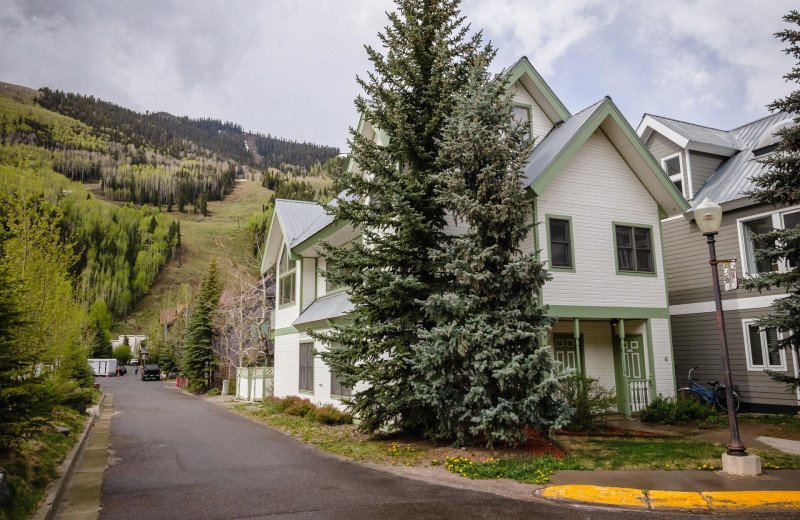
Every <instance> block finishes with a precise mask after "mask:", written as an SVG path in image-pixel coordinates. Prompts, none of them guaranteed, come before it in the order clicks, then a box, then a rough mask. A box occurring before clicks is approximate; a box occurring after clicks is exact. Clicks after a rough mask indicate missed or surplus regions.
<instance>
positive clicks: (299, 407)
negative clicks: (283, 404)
mask: <svg viewBox="0 0 800 520" xmlns="http://www.w3.org/2000/svg"><path fill="white" fill-rule="evenodd" d="M314 411H315V406H314V405H313V404H311V401H309V400H308V399H300V398H299V397H298V398H296V399H295V401H294V402H293V403H292V404H291V405H289V406H288V407H287V408H286V409H285V410H284V411H283V413H285V414H286V415H296V416H298V417H308V418H309V419H311V418H313V416H314Z"/></svg>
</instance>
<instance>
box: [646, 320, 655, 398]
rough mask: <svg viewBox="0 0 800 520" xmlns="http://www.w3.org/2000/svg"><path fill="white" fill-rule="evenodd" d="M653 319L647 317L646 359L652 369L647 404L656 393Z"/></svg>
mask: <svg viewBox="0 0 800 520" xmlns="http://www.w3.org/2000/svg"><path fill="white" fill-rule="evenodd" d="M651 321H652V320H651V319H650V318H647V319H646V320H645V331H646V333H647V358H646V359H647V364H648V365H649V369H650V399H648V400H647V404H650V401H651V400H652V399H653V397H655V395H656V362H655V352H654V351H653V326H652V323H651Z"/></svg>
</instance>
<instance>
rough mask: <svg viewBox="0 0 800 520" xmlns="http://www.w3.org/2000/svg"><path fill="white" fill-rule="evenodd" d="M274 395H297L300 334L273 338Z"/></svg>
mask: <svg viewBox="0 0 800 520" xmlns="http://www.w3.org/2000/svg"><path fill="white" fill-rule="evenodd" d="M274 384H275V387H274V395H275V397H286V396H287V395H297V393H298V392H297V389H298V387H299V385H300V335H299V334H287V335H285V336H277V337H276V338H275V379H274Z"/></svg>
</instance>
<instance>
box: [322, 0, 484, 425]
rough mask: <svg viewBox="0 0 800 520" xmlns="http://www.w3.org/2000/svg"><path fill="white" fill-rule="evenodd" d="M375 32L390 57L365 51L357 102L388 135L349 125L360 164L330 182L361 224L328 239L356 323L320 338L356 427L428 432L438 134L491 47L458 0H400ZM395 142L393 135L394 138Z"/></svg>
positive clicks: (332, 267) (348, 215) (340, 215)
mask: <svg viewBox="0 0 800 520" xmlns="http://www.w3.org/2000/svg"><path fill="white" fill-rule="evenodd" d="M388 16H389V24H388V25H387V26H386V28H385V29H384V32H383V33H381V34H379V37H380V41H381V44H382V46H383V48H384V50H385V54H381V53H380V52H379V51H378V50H376V49H373V48H372V47H367V48H366V49H367V54H368V56H369V59H370V61H371V62H372V65H373V68H374V70H373V71H372V72H370V73H368V74H367V77H366V78H365V79H362V78H359V79H358V82H359V84H360V85H361V87H362V88H363V90H364V95H363V96H359V97H358V99H357V100H356V106H357V108H358V110H359V112H360V113H361V115H362V118H363V120H364V121H366V122H368V123H369V124H370V125H371V126H372V127H374V128H376V129H378V131H379V133H380V134H381V135H382V136H384V139H383V141H384V142H382V143H380V144H379V143H376V142H374V141H373V140H371V139H369V138H368V137H365V136H363V135H361V133H359V132H358V131H357V130H351V132H352V142H351V145H352V155H351V157H352V160H353V163H354V165H355V167H354V168H352V169H350V170H348V171H346V172H343V173H342V174H341V175H339V176H337V177H336V178H335V181H336V186H337V188H338V189H340V190H346V191H347V195H346V196H345V197H342V198H340V199H339V200H338V201H337V204H336V205H332V206H331V207H330V211H331V212H332V213H333V214H334V215H335V218H336V220H337V221H340V222H348V223H350V224H352V225H353V226H357V227H358V228H359V229H360V230H361V233H362V241H361V242H359V243H355V244H350V245H348V246H346V247H329V248H327V250H326V252H325V256H326V257H327V265H328V271H327V273H326V276H327V278H328V279H329V280H330V281H333V282H336V283H343V284H345V285H347V286H348V287H349V288H350V289H349V291H350V300H351V302H352V303H353V305H354V307H355V309H354V310H353V312H352V313H351V314H350V318H351V322H350V323H347V324H337V325H336V326H335V327H334V329H333V331H331V332H329V333H326V334H322V335H315V337H316V338H318V339H320V340H322V341H324V342H325V343H327V344H328V345H329V346H330V350H329V351H327V352H323V353H322V354H321V356H322V358H323V360H324V361H325V362H326V363H327V364H328V365H329V366H330V367H331V368H332V369H333V370H334V371H335V372H336V374H337V375H338V376H340V377H342V378H343V380H344V383H345V384H347V385H349V386H351V387H352V386H354V385H355V384H357V383H362V384H364V385H365V386H364V388H363V389H359V390H360V391H358V392H355V393H354V395H353V397H352V398H351V399H350V401H349V403H348V404H349V406H350V408H351V410H352V411H353V412H355V413H356V414H357V415H358V417H359V419H360V421H361V427H362V428H363V429H365V430H376V429H379V428H381V427H383V426H386V425H393V426H394V427H397V428H402V429H408V430H417V431H426V430H428V429H430V428H431V427H433V426H434V425H435V424H436V421H437V420H438V418H437V417H436V413H435V411H434V410H433V409H432V407H431V406H429V405H428V404H427V403H426V402H424V401H421V400H420V399H419V398H418V397H417V396H416V394H415V391H414V385H413V383H414V381H415V380H416V379H418V378H419V374H418V373H417V372H416V369H415V362H414V355H415V351H414V349H413V346H414V344H415V343H416V342H417V341H418V338H417V335H418V331H419V330H420V329H422V330H425V329H427V328H429V327H430V326H431V325H432V323H431V321H430V320H429V319H426V317H425V312H424V310H423V307H422V305H423V302H424V301H426V300H427V299H428V297H429V296H431V295H432V294H438V293H441V292H442V291H443V290H444V289H445V288H446V286H447V284H448V280H446V279H445V278H444V277H442V273H441V267H442V263H441V260H437V259H435V257H434V256H433V254H434V253H435V252H436V251H439V250H441V249H442V247H443V244H444V243H445V242H446V240H447V237H446V235H445V233H444V227H445V224H446V221H445V209H444V207H443V205H442V203H441V201H440V200H439V199H438V198H437V196H436V192H435V186H436V179H435V176H436V174H437V173H438V172H439V171H440V167H439V163H438V156H439V147H440V146H439V140H440V139H441V138H442V130H443V128H444V123H445V120H446V119H447V117H448V116H449V115H450V114H451V113H452V112H453V110H454V108H455V99H456V96H457V94H458V93H459V92H460V91H461V90H462V89H463V88H464V86H465V85H466V83H467V79H468V72H469V67H470V64H471V63H473V62H474V60H475V59H476V58H477V57H478V56H479V55H481V54H482V53H485V52H486V49H484V48H482V43H481V36H480V34H476V35H473V36H468V30H469V27H468V26H466V25H465V24H464V19H463V17H462V16H461V14H460V11H459V2H458V1H457V0H397V11H396V12H393V13H390V14H389V15H388ZM387 141H388V142H387Z"/></svg>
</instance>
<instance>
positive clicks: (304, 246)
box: [294, 220, 348, 253]
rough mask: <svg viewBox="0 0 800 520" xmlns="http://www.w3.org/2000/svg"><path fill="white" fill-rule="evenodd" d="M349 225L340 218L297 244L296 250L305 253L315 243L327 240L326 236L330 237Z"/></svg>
mask: <svg viewBox="0 0 800 520" xmlns="http://www.w3.org/2000/svg"><path fill="white" fill-rule="evenodd" d="M347 225H348V223H347V222H345V221H343V220H340V221H338V222H337V221H334V222H332V223H331V224H328V225H327V226H325V227H324V228H322V229H320V230H319V231H317V232H316V233H314V234H313V235H311V236H310V237H308V238H306V239H305V240H303V241H302V242H300V243H299V244H297V245H295V246H294V251H297V252H298V253H303V252H305V251H306V250H308V249H309V248H310V247H312V246H314V245H315V244H318V243H319V242H320V241H322V240H325V239H326V238H328V237H329V236H331V235H332V234H334V233H336V232H337V231H339V230H340V229H342V228H343V227H345V226H347Z"/></svg>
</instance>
